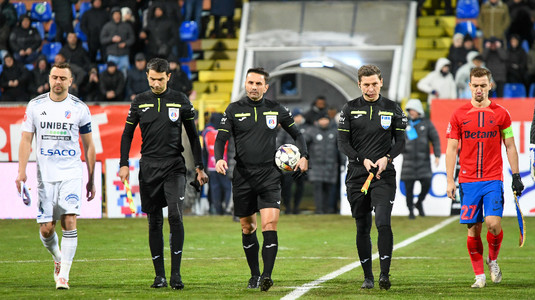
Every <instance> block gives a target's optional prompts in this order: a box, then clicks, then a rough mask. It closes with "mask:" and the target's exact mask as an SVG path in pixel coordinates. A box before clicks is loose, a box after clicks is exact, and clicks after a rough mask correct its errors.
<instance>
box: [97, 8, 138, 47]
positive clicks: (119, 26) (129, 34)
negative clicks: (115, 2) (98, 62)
mask: <svg viewBox="0 0 535 300" xmlns="http://www.w3.org/2000/svg"><path fill="white" fill-rule="evenodd" d="M115 12H119V13H121V9H120V8H118V7H114V8H112V9H111V12H110V16H111V20H110V21H109V22H108V23H106V25H104V27H102V31H101V32H100V43H101V44H102V46H104V47H105V48H106V54H107V55H114V56H125V55H129V54H130V47H132V45H133V44H134V42H135V41H136V38H135V36H134V31H133V30H132V27H131V26H130V25H128V24H126V23H125V22H123V21H119V23H115V22H114V21H113V14H114V13H115ZM114 35H118V36H120V37H121V42H120V43H122V42H124V43H126V47H124V48H119V43H114V42H112V38H113V36H114Z"/></svg>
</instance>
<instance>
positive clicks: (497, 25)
mask: <svg viewBox="0 0 535 300" xmlns="http://www.w3.org/2000/svg"><path fill="white" fill-rule="evenodd" d="M510 23H511V18H510V17H509V8H508V7H507V5H506V4H505V3H503V2H502V1H501V0H488V1H487V2H485V3H483V4H482V5H481V9H480V11H479V15H478V17H477V25H478V26H479V29H481V31H482V32H483V43H486V42H487V41H488V40H490V38H491V37H495V38H497V39H498V40H500V41H501V42H502V44H503V42H504V41H505V31H506V30H507V28H509V24H510ZM491 71H492V70H491ZM492 73H493V74H494V72H492Z"/></svg>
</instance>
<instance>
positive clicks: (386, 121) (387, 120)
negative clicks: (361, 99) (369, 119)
mask: <svg viewBox="0 0 535 300" xmlns="http://www.w3.org/2000/svg"><path fill="white" fill-rule="evenodd" d="M390 124H392V116H381V126H382V127H383V129H388V128H389V127H390Z"/></svg>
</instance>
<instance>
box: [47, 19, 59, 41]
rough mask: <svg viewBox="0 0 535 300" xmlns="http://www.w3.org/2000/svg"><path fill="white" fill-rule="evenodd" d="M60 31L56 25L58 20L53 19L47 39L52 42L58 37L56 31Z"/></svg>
mask: <svg viewBox="0 0 535 300" xmlns="http://www.w3.org/2000/svg"><path fill="white" fill-rule="evenodd" d="M57 31H58V26H57V25H56V22H55V21H54V20H52V23H50V27H48V33H47V35H46V39H47V40H48V41H49V42H52V41H54V40H55V39H56V32H57Z"/></svg>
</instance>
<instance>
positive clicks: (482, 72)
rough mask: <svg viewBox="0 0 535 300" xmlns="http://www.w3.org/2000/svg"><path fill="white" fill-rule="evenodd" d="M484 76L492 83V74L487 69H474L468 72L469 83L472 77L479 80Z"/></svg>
mask: <svg viewBox="0 0 535 300" xmlns="http://www.w3.org/2000/svg"><path fill="white" fill-rule="evenodd" d="M484 76H487V78H488V79H489V82H490V81H492V73H490V71H489V69H487V68H481V67H475V68H473V69H472V70H471V71H470V81H472V77H476V78H479V77H484Z"/></svg>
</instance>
